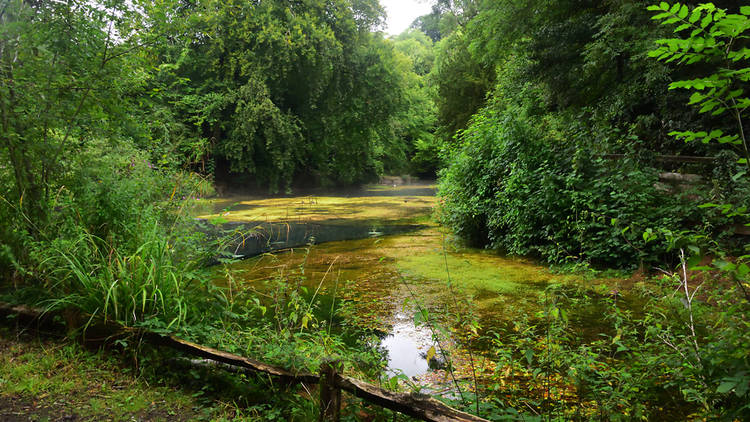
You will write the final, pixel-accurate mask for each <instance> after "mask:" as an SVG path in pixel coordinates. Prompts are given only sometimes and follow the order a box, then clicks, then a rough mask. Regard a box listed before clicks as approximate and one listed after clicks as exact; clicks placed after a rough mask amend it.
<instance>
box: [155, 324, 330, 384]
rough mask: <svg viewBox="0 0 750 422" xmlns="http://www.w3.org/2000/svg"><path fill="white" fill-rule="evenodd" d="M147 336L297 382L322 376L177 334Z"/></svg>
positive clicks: (204, 356) (207, 357)
mask: <svg viewBox="0 0 750 422" xmlns="http://www.w3.org/2000/svg"><path fill="white" fill-rule="evenodd" d="M145 337H146V339H147V340H149V341H151V342H153V343H155V344H159V345H162V346H166V347H169V348H172V349H175V350H179V351H181V352H184V353H187V354H189V355H193V356H198V357H202V358H205V359H210V360H213V361H216V362H221V363H224V364H227V365H232V366H237V367H240V368H246V369H250V370H253V371H256V372H264V373H266V374H269V375H273V376H277V377H280V378H285V379H288V380H293V381H296V382H303V383H307V384H316V383H318V382H320V376H318V375H315V374H311V373H309V372H297V373H295V372H291V371H288V370H286V369H284V368H279V367H278V366H273V365H269V364H266V363H263V362H261V361H257V360H255V359H250V358H246V357H244V356H238V355H234V354H231V353H227V352H222V351H221V350H216V349H213V348H211V347H206V346H201V345H200V344H195V343H192V342H189V341H187V340H182V339H179V338H177V337H175V336H165V335H161V334H155V333H145Z"/></svg>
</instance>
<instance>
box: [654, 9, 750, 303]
mask: <svg viewBox="0 0 750 422" xmlns="http://www.w3.org/2000/svg"><path fill="white" fill-rule="evenodd" d="M648 10H651V11H655V12H658V13H657V14H656V15H655V16H653V17H652V19H654V20H658V21H661V24H662V25H675V26H676V27H675V28H674V32H675V33H676V34H679V35H681V37H680V38H665V39H660V40H657V41H656V42H657V44H659V47H658V48H656V49H655V50H652V51H650V52H649V56H651V57H655V58H656V59H657V60H663V61H666V62H678V63H680V64H687V65H690V64H695V63H702V64H703V65H704V66H706V68H708V69H712V73H710V74H709V75H707V76H704V77H701V78H696V79H690V80H681V81H675V82H672V83H671V84H670V85H669V89H688V90H690V91H692V95H691V96H690V102H689V103H688V104H690V105H695V106H698V107H700V110H699V112H700V113H711V114H712V115H714V116H719V115H722V114H725V113H729V114H730V115H731V116H732V119H733V120H734V122H735V124H736V126H735V127H736V133H725V132H724V131H722V130H720V129H713V130H711V131H698V132H694V131H673V132H670V135H672V136H675V137H677V138H678V139H684V140H685V142H690V141H695V140H700V141H701V142H703V143H709V142H712V141H713V142H718V143H720V144H726V145H728V146H731V147H733V148H734V149H735V150H736V151H737V152H738V153H739V155H740V157H742V158H740V159H739V163H740V164H744V166H743V170H740V171H738V172H737V173H736V174H735V175H734V177H733V178H734V180H738V179H740V178H741V177H743V176H745V177H746V176H747V174H748V172H750V149H749V148H748V140H747V136H746V134H745V129H744V124H743V120H744V118H745V117H746V114H747V112H748V108H749V107H750V97H748V95H747V93H746V88H747V86H748V82H750V48H748V47H750V41H749V40H750V32H748V30H750V17H748V16H750V6H742V7H740V13H739V14H731V13H727V11H726V10H725V9H719V8H717V7H716V6H714V5H713V4H712V3H706V4H701V5H699V6H697V7H694V8H692V9H691V8H690V7H688V6H687V5H684V4H680V3H675V4H673V5H669V4H668V3H666V2H661V3H660V4H659V5H653V6H649V7H648ZM701 207H713V208H718V209H719V210H720V211H721V212H722V213H724V214H725V215H727V216H728V217H729V218H732V217H738V218H739V219H740V220H744V222H745V223H746V225H748V226H750V223H748V221H750V212H748V209H747V207H746V206H744V205H740V206H737V205H736V204H704V205H701ZM746 249H747V250H748V251H750V245H747V246H746ZM738 260H739V261H750V254H746V255H743V256H740V257H738ZM742 265H744V266H743V267H742V268H743V269H742V270H741V271H740V272H739V273H738V274H737V275H738V276H739V277H740V278H741V279H744V280H747V278H748V277H750V274H748V273H750V270H746V269H748V268H750V267H749V266H748V265H745V264H744V263H743V264H742ZM729 267H734V264H732V265H730V266H729ZM730 270H731V271H734V270H735V269H734V268H730ZM745 296H746V297H747V294H745Z"/></svg>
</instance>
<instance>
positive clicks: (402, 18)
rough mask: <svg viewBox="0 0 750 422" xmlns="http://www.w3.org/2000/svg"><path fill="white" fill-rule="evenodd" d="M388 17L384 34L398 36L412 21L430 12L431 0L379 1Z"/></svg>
mask: <svg viewBox="0 0 750 422" xmlns="http://www.w3.org/2000/svg"><path fill="white" fill-rule="evenodd" d="M380 4H382V5H383V7H385V12H386V13H387V14H388V17H387V18H386V21H385V33H386V34H388V35H398V34H400V33H402V32H404V30H406V28H408V27H409V25H411V23H412V22H414V19H416V18H418V17H420V16H422V15H426V14H428V13H430V12H431V11H432V0H380Z"/></svg>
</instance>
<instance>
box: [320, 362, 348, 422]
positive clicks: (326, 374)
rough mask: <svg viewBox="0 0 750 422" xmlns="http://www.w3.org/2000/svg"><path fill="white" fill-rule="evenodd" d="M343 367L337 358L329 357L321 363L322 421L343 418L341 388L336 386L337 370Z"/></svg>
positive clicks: (336, 420) (335, 420) (335, 421)
mask: <svg viewBox="0 0 750 422" xmlns="http://www.w3.org/2000/svg"><path fill="white" fill-rule="evenodd" d="M342 369H343V367H342V365H341V362H340V361H339V360H337V359H327V360H324V361H323V362H322V363H321V364H320V418H319V421H320V422H339V420H340V419H341V390H340V389H339V388H338V387H337V386H336V371H337V370H342Z"/></svg>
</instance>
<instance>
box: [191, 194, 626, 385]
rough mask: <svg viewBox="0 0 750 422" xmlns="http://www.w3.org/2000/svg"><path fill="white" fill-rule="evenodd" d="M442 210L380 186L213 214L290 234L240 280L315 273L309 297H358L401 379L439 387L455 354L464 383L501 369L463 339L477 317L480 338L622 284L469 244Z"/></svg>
mask: <svg viewBox="0 0 750 422" xmlns="http://www.w3.org/2000/svg"><path fill="white" fill-rule="evenodd" d="M435 204H436V198H435V196H434V186H431V185H411V186H396V187H394V186H381V185H376V186H366V187H364V188H362V189H361V190H352V191H346V192H341V193H337V194H332V193H325V194H315V195H312V194H307V195H299V196H289V197H283V198H262V197H232V198H226V199H222V200H220V201H215V202H214V205H213V210H212V211H211V212H210V213H206V214H205V215H202V216H201V218H206V219H211V218H216V217H217V216H220V217H221V218H222V219H223V221H224V222H225V223H227V224H246V225H249V226H254V227H259V228H263V227H265V229H264V230H267V233H272V234H273V233H276V232H274V231H273V229H272V228H271V229H270V231H268V230H269V229H268V228H269V227H279V226H280V227H284V230H281V231H280V232H281V233H282V234H281V235H276V234H273V235H270V234H269V235H267V236H261V240H259V241H258V242H259V243H258V244H259V245H261V246H262V247H260V248H259V249H258V250H256V251H255V252H256V253H258V251H260V252H266V251H267V250H271V251H273V250H278V249H283V251H277V252H275V253H262V254H260V255H258V256H255V257H251V258H248V259H244V260H241V261H239V262H237V263H235V264H232V269H234V270H237V274H238V275H237V276H236V277H235V278H236V280H237V281H239V282H242V283H246V284H248V285H251V286H253V287H255V288H257V289H262V288H263V286H264V284H263V282H264V281H265V280H268V279H272V278H274V277H276V276H277V275H278V274H280V273H284V274H289V273H291V272H294V271H304V276H305V279H304V283H305V285H306V286H307V287H308V289H309V290H311V291H316V292H319V293H320V294H321V295H325V296H326V297H327V298H328V300H331V298H332V300H334V301H335V300H338V301H346V302H347V303H349V304H351V306H352V307H353V308H354V313H355V314H356V316H357V323H358V324H359V325H361V326H362V327H363V328H367V329H371V330H375V331H377V332H380V333H381V341H380V344H379V347H380V350H382V352H383V353H384V354H387V356H386V357H387V361H388V368H387V372H388V373H389V374H403V375H405V376H407V377H408V378H409V379H410V380H411V381H412V382H415V383H418V384H420V385H422V386H426V387H427V388H428V390H431V391H438V390H439V389H440V388H441V386H444V385H445V384H447V383H448V380H447V377H448V374H447V373H446V371H445V370H444V369H445V362H444V358H443V353H442V352H443V351H445V352H449V355H450V361H451V364H452V366H453V368H454V374H453V375H454V376H455V375H456V373H457V374H459V375H461V374H463V375H466V374H467V373H468V371H469V370H470V367H473V369H474V370H475V371H476V372H477V373H478V374H479V376H482V374H485V373H486V374H490V373H492V372H493V371H494V369H495V368H494V367H493V362H492V359H489V358H488V357H486V356H484V355H483V352H484V351H486V349H487V345H483V344H481V343H479V344H474V345H473V346H472V347H474V348H475V349H477V350H475V351H474V353H469V351H470V350H469V348H468V347H467V344H466V341H464V340H462V339H466V338H467V334H468V333H469V331H470V330H471V327H470V324H467V321H474V322H475V324H476V325H475V329H476V330H478V331H479V332H480V334H483V333H488V332H492V331H496V330H500V329H502V328H503V327H506V326H507V325H508V324H509V323H512V321H514V320H516V319H517V318H518V317H520V316H522V315H526V314H530V313H532V314H533V313H534V312H537V311H539V310H541V309H542V303H541V302H540V301H543V298H544V291H545V289H546V288H547V287H548V286H549V285H552V284H557V285H569V286H580V285H583V284H586V285H589V286H590V285H593V284H597V283H603V282H605V281H606V282H607V283H608V284H610V285H612V284H617V283H618V281H617V280H591V279H587V280H584V279H582V278H581V277H578V276H573V275H561V274H555V273H552V272H551V271H549V270H548V269H547V268H546V267H543V266H541V265H539V264H537V263H534V262H533V261H531V260H529V259H523V258H515V257H504V256H501V255H498V254H497V253H495V252H493V251H487V250H481V249H472V248H466V247H462V246H460V243H459V242H457V241H456V240H455V239H452V238H451V236H450V234H449V233H448V232H447V231H446V230H445V229H443V228H441V227H440V226H439V225H437V224H436V223H435V222H434V221H433V220H432V219H431V214H432V212H433V207H434V206H435ZM295 232H299V233H301V234H300V235H299V236H295V234H294V233H295ZM278 239H281V240H278ZM321 239H324V242H323V243H320V240H321ZM308 243H309V244H308ZM261 249H262V250H261ZM250 252H252V251H250ZM253 254H255V253H248V254H245V255H253ZM540 298H542V299H540ZM415 317H416V318H415ZM425 317H427V318H425ZM597 317H598V316H597V315H596V310H592V314H591V315H588V316H582V318H583V319H584V320H585V321H584V323H591V324H595V323H596V318H597ZM415 319H416V320H417V322H422V321H420V320H425V319H427V320H428V322H429V323H419V324H415ZM441 327H442V328H441Z"/></svg>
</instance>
